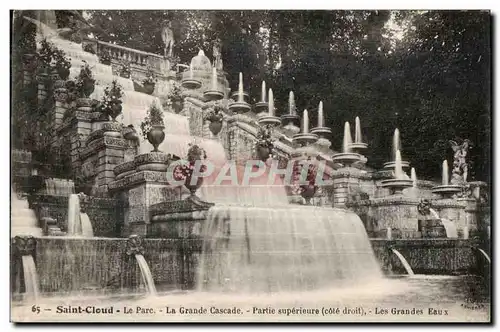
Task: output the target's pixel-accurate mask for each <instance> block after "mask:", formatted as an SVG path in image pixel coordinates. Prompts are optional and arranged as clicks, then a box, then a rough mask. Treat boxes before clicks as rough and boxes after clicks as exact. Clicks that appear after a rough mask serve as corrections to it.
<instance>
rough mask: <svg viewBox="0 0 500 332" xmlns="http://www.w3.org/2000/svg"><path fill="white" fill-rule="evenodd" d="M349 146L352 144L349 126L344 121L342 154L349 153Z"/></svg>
mask: <svg viewBox="0 0 500 332" xmlns="http://www.w3.org/2000/svg"><path fill="white" fill-rule="evenodd" d="M351 144H352V137H351V126H350V125H349V122H348V121H346V122H345V124H344V140H343V142H342V152H344V153H349V152H351Z"/></svg>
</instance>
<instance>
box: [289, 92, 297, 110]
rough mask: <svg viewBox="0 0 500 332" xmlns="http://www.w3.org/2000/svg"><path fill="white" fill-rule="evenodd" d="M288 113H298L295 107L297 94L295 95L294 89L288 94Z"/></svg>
mask: <svg viewBox="0 0 500 332" xmlns="http://www.w3.org/2000/svg"><path fill="white" fill-rule="evenodd" d="M288 114H290V115H297V111H296V109H295V96H294V95H293V91H290V94H289V95H288Z"/></svg>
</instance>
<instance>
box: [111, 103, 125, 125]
mask: <svg viewBox="0 0 500 332" xmlns="http://www.w3.org/2000/svg"><path fill="white" fill-rule="evenodd" d="M122 108H123V107H122V102H121V101H117V102H115V103H113V104H112V105H111V107H110V109H109V116H110V117H111V119H112V120H113V121H114V122H116V117H117V116H118V115H120V113H121V112H122Z"/></svg>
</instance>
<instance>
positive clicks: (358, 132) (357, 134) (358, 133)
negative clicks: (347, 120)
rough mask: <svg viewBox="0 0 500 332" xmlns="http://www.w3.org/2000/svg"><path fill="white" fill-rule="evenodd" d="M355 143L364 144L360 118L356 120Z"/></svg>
mask: <svg viewBox="0 0 500 332" xmlns="http://www.w3.org/2000/svg"><path fill="white" fill-rule="evenodd" d="M354 143H363V137H362V135H361V121H360V120H359V117H358V116H357V117H356V119H355V131H354Z"/></svg>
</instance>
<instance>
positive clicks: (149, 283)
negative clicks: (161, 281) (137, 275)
mask: <svg viewBox="0 0 500 332" xmlns="http://www.w3.org/2000/svg"><path fill="white" fill-rule="evenodd" d="M135 259H136V260H137V264H138V265H139V269H140V270H141V278H142V282H143V283H144V285H145V286H146V289H147V290H148V294H149V295H150V296H156V287H155V283H154V281H153V276H152V275H151V270H150V269H149V266H148V263H147V262H146V260H145V259H144V256H142V255H141V254H136V255H135Z"/></svg>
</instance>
